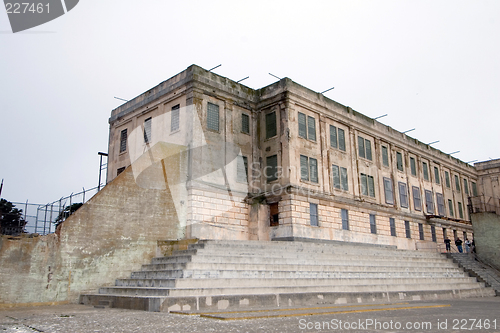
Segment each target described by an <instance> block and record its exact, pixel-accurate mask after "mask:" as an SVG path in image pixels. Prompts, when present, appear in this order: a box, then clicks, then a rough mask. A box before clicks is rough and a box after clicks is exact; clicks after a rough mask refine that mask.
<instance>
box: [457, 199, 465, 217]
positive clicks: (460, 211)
mask: <svg viewBox="0 0 500 333" xmlns="http://www.w3.org/2000/svg"><path fill="white" fill-rule="evenodd" d="M458 217H460V218H461V219H463V218H464V211H463V210H462V203H461V202H459V203H458Z"/></svg>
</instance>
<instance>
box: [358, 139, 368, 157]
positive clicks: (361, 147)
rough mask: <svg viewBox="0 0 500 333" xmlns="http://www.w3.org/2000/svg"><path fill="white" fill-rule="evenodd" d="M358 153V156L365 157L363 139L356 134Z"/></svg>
mask: <svg viewBox="0 0 500 333" xmlns="http://www.w3.org/2000/svg"><path fill="white" fill-rule="evenodd" d="M358 155H359V157H363V158H366V153H365V139H364V138H362V137H360V136H358Z"/></svg>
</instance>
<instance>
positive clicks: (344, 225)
mask: <svg viewBox="0 0 500 333" xmlns="http://www.w3.org/2000/svg"><path fill="white" fill-rule="evenodd" d="M340 216H341V218H342V229H344V230H349V211H348V210H347V209H343V208H342V209H341V210H340Z"/></svg>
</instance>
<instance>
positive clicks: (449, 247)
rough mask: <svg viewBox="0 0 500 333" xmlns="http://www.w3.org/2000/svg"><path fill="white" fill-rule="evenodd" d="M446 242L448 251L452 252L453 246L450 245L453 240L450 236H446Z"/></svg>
mask: <svg viewBox="0 0 500 333" xmlns="http://www.w3.org/2000/svg"><path fill="white" fill-rule="evenodd" d="M444 244H445V245H446V252H450V251H451V246H450V244H451V240H450V239H449V238H448V237H446V238H445V239H444Z"/></svg>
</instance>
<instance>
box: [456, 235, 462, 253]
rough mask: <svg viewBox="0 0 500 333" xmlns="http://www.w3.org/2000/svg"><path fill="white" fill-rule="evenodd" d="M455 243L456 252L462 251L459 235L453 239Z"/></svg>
mask: <svg viewBox="0 0 500 333" xmlns="http://www.w3.org/2000/svg"><path fill="white" fill-rule="evenodd" d="M455 245H456V246H457V249H458V252H460V253H463V252H464V250H463V249H462V240H461V239H460V237H459V238H457V239H456V240H455Z"/></svg>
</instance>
